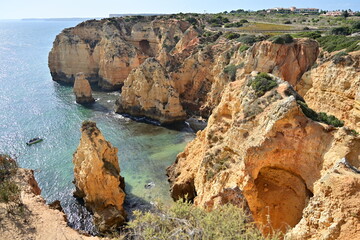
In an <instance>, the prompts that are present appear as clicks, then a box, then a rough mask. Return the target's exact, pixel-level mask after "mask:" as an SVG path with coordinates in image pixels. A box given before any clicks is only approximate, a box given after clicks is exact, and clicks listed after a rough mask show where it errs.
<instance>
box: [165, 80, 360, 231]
mask: <svg viewBox="0 0 360 240" xmlns="http://www.w3.org/2000/svg"><path fill="white" fill-rule="evenodd" d="M273 78H275V77H274V76H273ZM253 81H254V77H253V76H246V78H243V79H240V80H237V81H235V82H232V83H230V84H229V85H228V86H227V88H226V90H225V92H224V93H223V96H222V98H221V101H220V104H219V105H218V106H217V107H216V108H215V109H214V111H213V113H212V115H211V116H210V118H209V121H208V126H207V127H206V128H205V129H204V130H203V131H200V132H198V133H197V137H196V138H195V139H194V140H193V141H192V142H190V143H189V144H188V145H187V147H186V149H185V150H184V152H182V153H180V154H179V155H178V156H177V159H176V162H175V163H174V164H173V165H172V166H170V167H169V168H168V175H169V180H170V182H171V194H172V197H173V198H174V199H178V198H180V197H185V195H187V196H188V198H190V199H194V203H195V204H196V205H199V206H201V207H205V208H209V209H211V208H213V207H216V205H217V204H221V203H222V202H223V201H222V199H221V198H222V192H224V191H231V190H233V191H236V189H240V191H241V192H242V193H243V195H244V197H245V200H246V201H247V203H248V205H249V207H250V210H251V212H252V215H253V217H254V220H255V221H256V222H258V223H260V224H262V225H263V227H264V228H263V231H264V232H265V233H267V232H270V231H271V229H272V228H275V229H281V230H282V231H285V230H286V229H287V227H288V226H290V227H294V226H295V225H296V224H297V223H299V221H300V220H301V219H302V216H303V209H304V208H305V207H306V206H307V205H308V202H309V200H310V199H312V196H313V195H316V194H319V193H318V191H320V190H317V188H316V187H314V185H315V184H316V183H318V181H320V180H319V179H321V178H322V177H323V176H325V175H326V174H327V173H328V171H331V168H332V167H333V166H334V165H336V164H337V162H338V161H340V160H341V159H343V158H345V159H347V161H348V162H350V163H351V164H350V165H351V166H355V167H358V166H359V161H360V160H359V150H358V149H359V148H358V147H359V144H360V139H359V138H356V137H355V136H354V135H352V134H351V132H350V131H349V130H347V129H345V128H341V129H334V128H332V127H329V126H327V125H325V124H321V123H318V122H314V121H313V120H311V119H309V118H307V117H306V116H305V115H304V113H303V112H302V110H301V108H300V107H299V105H298V103H297V101H303V99H302V98H301V97H300V96H299V95H298V94H297V93H296V92H295V91H294V90H293V89H292V87H291V86H290V85H289V83H288V82H284V81H282V80H281V79H276V83H277V87H274V88H272V89H271V90H269V91H266V92H265V93H264V94H263V95H262V92H261V91H260V90H259V89H257V90H255V89H256V87H255V88H254V87H253V86H256V84H255V85H254V84H252V83H253ZM269 86H274V85H269ZM326 201H328V199H326ZM349 208H351V207H349ZM310 214H311V213H310ZM342 214H344V216H346V215H347V214H350V213H349V212H348V211H347V210H345V211H344V212H343V213H342ZM314 217H316V216H314ZM354 221H357V223H358V222H359V219H354ZM260 224H259V225H260ZM342 224H344V223H343V222H341V221H340V222H339V226H340V225H342Z"/></svg>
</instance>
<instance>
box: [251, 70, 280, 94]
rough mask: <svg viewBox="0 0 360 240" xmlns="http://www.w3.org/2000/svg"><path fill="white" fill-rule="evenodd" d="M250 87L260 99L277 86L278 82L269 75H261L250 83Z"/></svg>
mask: <svg viewBox="0 0 360 240" xmlns="http://www.w3.org/2000/svg"><path fill="white" fill-rule="evenodd" d="M248 86H251V87H252V89H254V90H255V94H256V96H258V97H261V96H262V95H264V94H265V93H266V92H267V91H269V90H271V89H273V88H274V87H276V86H277V83H276V81H275V80H274V79H273V78H272V77H271V76H270V75H269V74H267V73H259V74H258V75H257V76H256V77H255V78H253V79H251V80H250V81H249V82H248Z"/></svg>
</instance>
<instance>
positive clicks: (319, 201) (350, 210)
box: [285, 159, 360, 240]
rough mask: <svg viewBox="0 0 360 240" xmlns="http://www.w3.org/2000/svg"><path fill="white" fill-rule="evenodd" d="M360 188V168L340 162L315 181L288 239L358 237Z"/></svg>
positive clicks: (359, 228) (286, 237) (359, 231)
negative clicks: (308, 199)
mask: <svg viewBox="0 0 360 240" xmlns="http://www.w3.org/2000/svg"><path fill="white" fill-rule="evenodd" d="M359 189H360V174H359V172H356V171H354V170H351V169H349V167H348V166H347V164H346V163H345V159H344V161H342V162H339V164H337V165H335V166H334V167H333V168H332V169H331V170H330V171H328V172H327V173H326V174H324V176H322V178H321V179H319V180H318V181H317V182H316V184H315V186H314V197H312V198H311V200H310V202H309V204H308V206H307V207H306V208H305V209H304V214H303V217H302V219H301V221H300V222H299V224H298V225H296V227H295V228H293V229H292V230H291V231H290V232H289V233H287V234H286V236H285V239H294V240H295V239H296V240H297V239H299V240H300V239H314V240H315V239H344V240H345V239H346V240H351V239H359V238H360V220H359V215H360V209H359V204H360V203H359V199H360V190H359Z"/></svg>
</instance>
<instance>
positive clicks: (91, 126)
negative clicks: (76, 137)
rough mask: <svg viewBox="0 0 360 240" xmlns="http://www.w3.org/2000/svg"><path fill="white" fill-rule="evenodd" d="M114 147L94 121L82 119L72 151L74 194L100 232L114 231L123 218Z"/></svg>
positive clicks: (123, 198)
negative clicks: (92, 215) (90, 214)
mask: <svg viewBox="0 0 360 240" xmlns="http://www.w3.org/2000/svg"><path fill="white" fill-rule="evenodd" d="M117 151H118V150H117V148H115V147H113V146H111V144H110V143H109V142H108V141H106V140H105V139H104V136H103V135H102V134H101V132H100V131H99V129H98V128H97V127H96V124H95V123H94V122H86V121H85V122H84V123H83V125H82V128H81V139H80V144H79V146H78V148H77V150H76V152H75V153H74V156H73V163H74V176H75V186H76V191H75V192H74V195H75V196H76V197H79V198H83V199H84V201H85V205H86V207H87V208H89V209H90V210H91V211H92V212H93V213H94V222H95V225H96V226H97V227H98V229H99V231H100V232H106V231H111V230H114V229H115V228H116V227H118V226H120V225H122V224H123V223H124V221H125V218H126V214H125V211H124V208H123V203H124V200H125V193H124V191H123V189H122V188H124V184H125V183H124V180H123V178H122V177H120V167H119V162H118V157H117Z"/></svg>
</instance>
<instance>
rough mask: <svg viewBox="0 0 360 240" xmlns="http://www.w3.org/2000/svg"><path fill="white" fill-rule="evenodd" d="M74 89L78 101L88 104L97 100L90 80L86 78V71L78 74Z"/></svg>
mask: <svg viewBox="0 0 360 240" xmlns="http://www.w3.org/2000/svg"><path fill="white" fill-rule="evenodd" d="M73 91H74V94H75V97H76V102H77V103H79V104H87V103H93V102H95V99H94V98H93V97H92V91H91V86H90V83H89V81H88V80H86V78H85V74H84V73H77V74H76V78H75V83H74V89H73Z"/></svg>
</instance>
